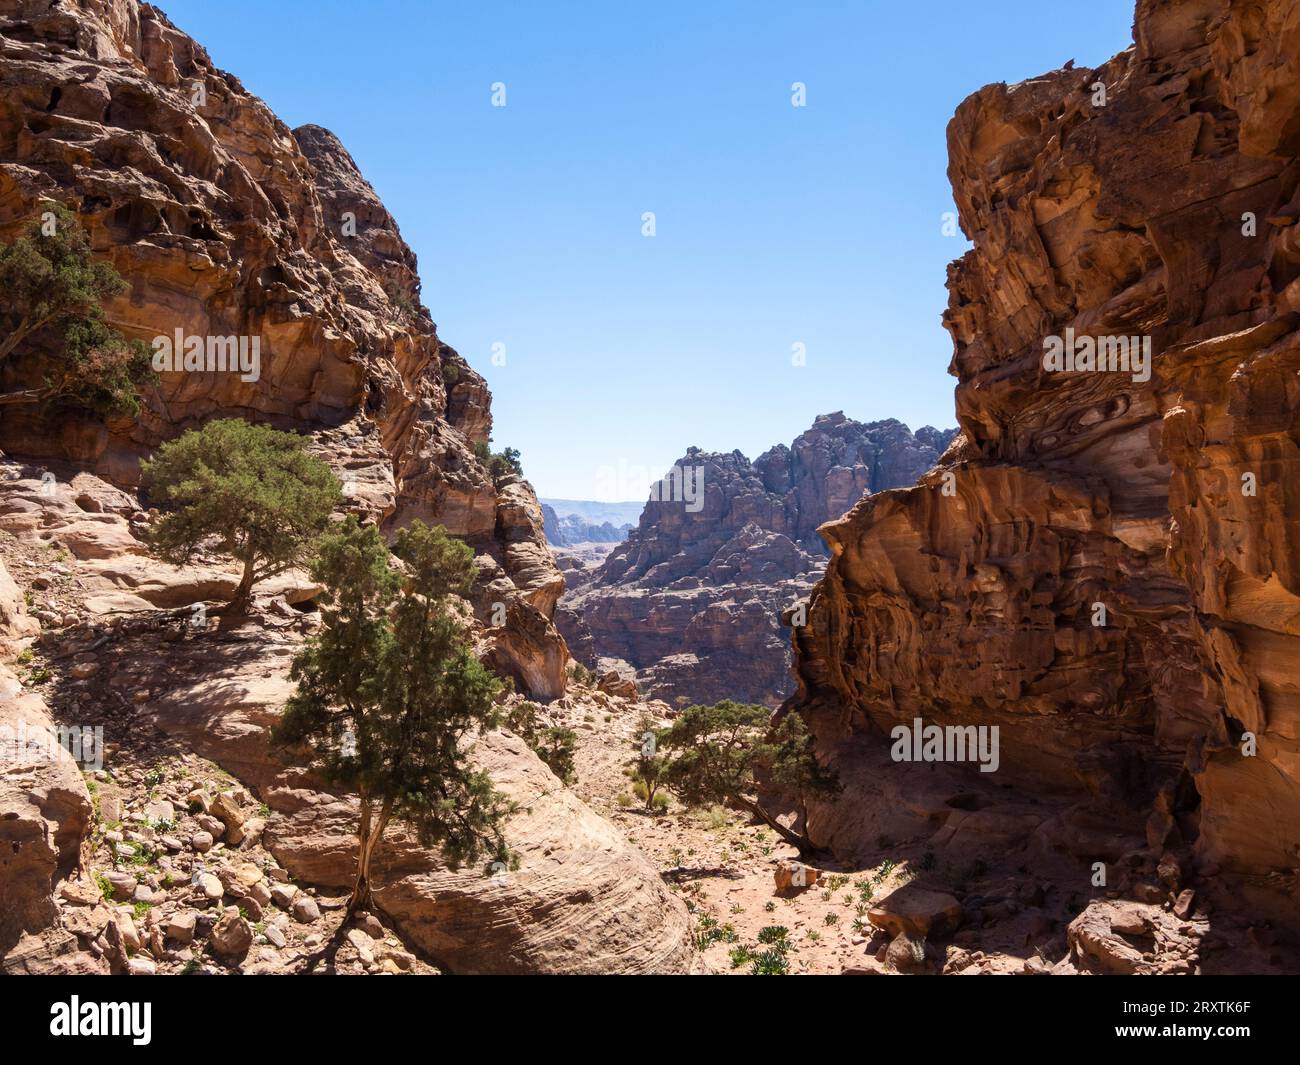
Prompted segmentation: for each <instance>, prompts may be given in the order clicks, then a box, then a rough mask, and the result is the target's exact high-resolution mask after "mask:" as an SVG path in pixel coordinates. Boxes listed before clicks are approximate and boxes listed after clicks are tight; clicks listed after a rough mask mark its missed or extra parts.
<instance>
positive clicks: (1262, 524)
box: [792, 0, 1300, 971]
mask: <svg viewBox="0 0 1300 1065" xmlns="http://www.w3.org/2000/svg"><path fill="white" fill-rule="evenodd" d="M1297 33H1300V29H1298V28H1297V23H1296V19H1295V9H1294V6H1293V5H1291V4H1289V3H1285V2H1259V0H1242V2H1236V0H1233V2H1227V0H1204V2H1198V3H1193V4H1169V3H1163V2H1156V0H1141V2H1140V3H1139V4H1138V7H1137V15H1136V20H1135V42H1136V43H1135V46H1134V47H1133V48H1131V49H1129V50H1128V51H1126V52H1124V53H1122V54H1120V55H1118V56H1116V57H1115V58H1114V59H1112V60H1111V61H1110V62H1108V63H1106V64H1105V65H1103V66H1102V67H1100V68H1098V69H1096V70H1086V69H1077V68H1073V67H1067V68H1066V69H1062V70H1057V71H1053V72H1051V73H1049V74H1046V75H1043V76H1042V77H1040V78H1036V79H1033V80H1031V81H1027V82H1024V83H1022V84H1019V85H1012V86H1008V85H991V86H988V87H986V88H984V89H982V90H980V91H979V92H977V93H975V94H974V95H973V96H971V97H970V98H969V99H967V100H966V101H965V102H964V103H963V104H962V105H961V106H960V107H959V108H958V110H957V114H956V117H955V118H954V119H953V121H952V122H951V124H950V125H949V129H948V145H949V152H950V158H951V163H950V167H949V175H950V178H951V180H952V185H953V190H954V195H955V199H956V203H957V205H958V208H959V211H960V218H961V224H962V227H963V229H964V231H965V233H966V234H967V236H968V237H969V238H970V240H971V241H972V242H973V243H974V247H973V249H972V250H971V251H969V252H967V253H966V254H965V255H964V256H963V257H962V258H961V259H959V260H958V261H957V262H956V263H955V264H953V266H952V267H951V269H950V272H949V292H950V300H949V309H948V312H947V315H946V319H945V320H946V324H947V326H948V328H949V330H950V332H951V334H952V336H953V341H954V347H955V351H954V356H953V360H952V365H951V372H952V373H953V374H954V375H955V376H956V377H957V379H958V386H957V391H956V397H957V415H958V420H959V422H960V426H961V430H962V434H961V437H960V438H959V442H958V444H956V445H954V447H953V449H951V450H950V451H949V453H948V455H947V456H946V459H945V461H944V463H942V464H941V466H940V467H939V468H938V469H936V470H934V471H932V472H930V473H928V474H927V475H926V476H925V477H923V478H922V481H921V484H920V485H918V486H917V487H914V488H908V489H900V490H896V491H889V492H883V493H880V494H876V495H871V496H868V497H866V498H864V499H863V500H862V501H861V502H860V503H858V504H857V506H855V507H854V508H853V510H852V511H850V512H849V513H848V514H847V515H845V516H844V517H843V518H841V519H839V520H836V521H833V522H830V523H829V524H828V525H826V526H824V527H823V529H822V532H823V535H824V536H825V537H826V538H827V540H828V541H829V543H830V544H831V547H832V552H833V557H832V560H831V562H830V564H829V566H828V568H827V571H826V575H825V577H824V578H823V580H822V581H821V582H820V583H819V584H818V586H817V589H816V591H815V592H814V594H813V597H812V603H811V610H810V614H809V618H808V624H807V625H806V626H804V627H803V628H802V629H798V630H796V632H795V634H794V649H795V668H796V670H797V674H798V679H799V692H798V695H797V697H796V698H795V700H794V701H793V704H792V705H793V706H794V707H795V708H797V709H798V710H799V711H800V712H802V713H803V714H804V715H805V716H806V717H807V718H808V719H809V720H810V721H811V722H812V724H813V727H814V728H815V730H816V732H817V734H818V736H819V738H820V740H821V742H822V744H823V747H824V749H825V750H826V751H827V752H828V753H831V754H833V755H835V756H836V757H837V758H839V760H840V762H841V764H842V765H844V766H845V767H846V768H848V769H849V770H850V772H849V773H848V774H847V775H848V776H849V777H850V778H852V777H853V774H852V772H851V763H852V761H853V759H855V758H857V757H859V753H857V752H860V750H861V747H862V744H864V743H865V744H867V745H868V746H880V747H887V746H888V744H889V740H887V739H886V738H885V736H884V735H882V734H887V733H888V732H889V730H891V729H892V728H894V727H895V726H897V725H899V724H911V723H912V722H913V721H914V720H915V719H917V718H921V719H923V720H924V721H925V722H927V723H935V724H941V725H963V726H965V725H973V726H984V727H987V728H992V727H995V726H996V727H997V728H998V729H999V730H1000V747H1001V764H1000V767H999V769H998V772H997V773H996V774H995V775H996V776H997V777H998V778H999V781H1000V782H1002V783H1004V784H1008V785H1012V786H1014V787H1015V788H1016V789H1018V790H1017V791H1015V792H1013V794H1017V795H1019V796H1020V797H1021V798H1022V799H1024V800H1026V801H1029V802H1033V803H1054V804H1059V808H1060V810H1061V811H1062V812H1061V813H1060V814H1059V816H1058V817H1057V818H1056V821H1055V824H1056V829H1057V831H1055V832H1054V834H1053V836H1052V838H1053V841H1054V844H1055V845H1056V846H1057V847H1058V848H1059V849H1062V850H1063V851H1065V852H1068V854H1069V855H1070V857H1071V860H1074V861H1076V862H1078V863H1081V864H1080V867H1081V868H1087V867H1088V866H1090V865H1091V863H1093V862H1101V863H1105V864H1110V865H1111V867H1112V873H1113V872H1114V869H1113V864H1114V863H1116V862H1121V863H1123V862H1126V861H1130V860H1131V861H1133V862H1144V863H1146V864H1147V865H1148V866H1154V865H1155V864H1156V863H1157V862H1158V863H1159V866H1160V869H1161V870H1163V871H1164V872H1165V873H1166V874H1168V875H1167V876H1166V878H1165V880H1166V887H1167V888H1169V889H1171V890H1176V889H1177V887H1178V884H1179V881H1180V879H1191V878H1194V877H1196V876H1197V875H1198V874H1199V876H1200V877H1201V878H1202V879H1203V880H1204V881H1205V882H1206V883H1207V884H1208V885H1210V886H1211V888H1216V887H1217V885H1220V884H1223V883H1226V880H1225V878H1224V877H1222V876H1218V875H1217V874H1220V873H1222V874H1228V873H1231V874H1234V875H1235V876H1236V877H1237V878H1238V879H1236V880H1235V881H1234V887H1233V888H1232V892H1233V893H1234V894H1233V895H1232V899H1233V900H1234V904H1236V905H1240V902H1241V899H1242V898H1243V897H1247V898H1251V899H1252V900H1256V901H1257V902H1258V904H1259V905H1260V906H1263V905H1265V903H1271V904H1278V903H1279V900H1280V910H1281V912H1282V913H1283V914H1286V915H1289V916H1290V917H1291V918H1294V917H1295V916H1296V914H1297V911H1298V910H1300V906H1298V905H1297V904H1298V903H1300V895H1297V894H1295V892H1296V884H1297V876H1298V875H1300V858H1298V857H1297V855H1298V854H1300V768H1298V767H1300V759H1298V757H1297V756H1298V754H1300V704H1297V700H1296V695H1295V693H1296V690H1297V688H1300V674H1297V671H1296V668H1295V667H1294V665H1293V664H1292V663H1294V662H1296V661H1298V660H1300V658H1298V657H1297V651H1300V643H1298V642H1297V641H1298V640H1300V627H1297V623H1296V618H1297V617H1300V611H1298V610H1297V608H1298V607H1300V577H1298V576H1297V574H1298V572H1300V571H1298V569H1297V561H1298V557H1300V556H1298V552H1300V528H1298V527H1297V505H1296V492H1297V485H1300V464H1298V461H1297V460H1298V459H1300V450H1298V449H1297V441H1298V440H1300V422H1298V421H1297V410H1298V409H1300V387H1297V380H1298V379H1297V370H1300V332H1298V331H1297V324H1298V323H1300V226H1297V224H1296V223H1297V221H1298V220H1300V195H1297V183H1298V181H1300V177H1298V173H1300V172H1298V171H1297V166H1296V158H1295V157H1296V154H1297V151H1300V71H1297V68H1296V58H1295V56H1296V50H1295V47H1294V46H1295V44H1296V43H1297ZM1102 86H1104V95H1103V94H1102V92H1101V87H1102ZM1071 329H1072V330H1073V331H1074V335H1075V336H1076V337H1085V336H1086V337H1091V338H1108V337H1133V338H1135V341H1136V342H1137V343H1139V344H1140V343H1141V341H1142V338H1150V342H1151V349H1152V352H1153V365H1151V366H1150V367H1149V369H1150V373H1149V375H1147V374H1146V373H1144V371H1143V368H1142V367H1141V366H1139V365H1136V364H1134V363H1132V362H1130V363H1129V365H1128V367H1127V368H1123V367H1121V369H1118V370H1111V369H1106V370H1096V369H1088V368H1087V365H1086V363H1084V364H1081V368H1080V366H1078V365H1077V366H1076V367H1075V368H1073V369H1072V368H1070V367H1069V366H1068V364H1067V365H1066V368H1063V369H1062V368H1059V365H1058V364H1057V363H1054V362H1052V361H1051V360H1050V356H1051V353H1052V350H1053V348H1052V345H1053V343H1054V341H1053V340H1052V338H1057V339H1058V341H1059V342H1062V343H1064V342H1065V341H1066V339H1067V338H1068V336H1069V334H1067V330H1071ZM1138 350H1139V351H1140V350H1141V349H1140V348H1138ZM1045 360H1046V361H1045ZM1108 365H1109V364H1108ZM902 768H903V767H900V766H898V765H897V764H895V765H894V766H893V769H892V770H888V769H887V770H885V772H886V773H889V772H900V771H901V769H902ZM970 768H971V772H972V774H973V775H974V777H978V776H979V774H978V773H975V771H974V767H970ZM869 802H870V801H869V800H868V799H867V798H866V793H865V792H864V791H862V790H856V791H855V790H854V789H850V792H848V793H846V795H845V796H844V797H843V798H842V799H841V800H840V801H839V802H838V803H836V804H833V805H831V806H824V807H821V808H818V809H817V810H815V811H814V812H813V814H812V816H811V818H810V829H811V831H812V834H813V836H814V837H815V838H818V839H821V840H830V839H833V840H835V842H836V845H837V846H838V847H839V848H840V849H841V850H843V851H846V852H847V851H852V850H853V849H855V848H861V847H864V846H867V841H866V836H867V835H868V833H869V832H870V831H871V830H872V828H873V827H874V823H875V821H876V820H877V819H876V818H875V817H874V815H873V816H863V815H861V814H859V813H855V812H854V810H855V806H859V807H861V806H865V805H869ZM968 809H969V808H968V807H967V808H965V809H963V808H962V807H961V804H959V803H957V802H956V801H954V802H953V803H952V805H951V807H950V808H949V809H948V810H947V811H942V810H941V811H939V816H938V817H937V819H936V820H934V821H933V822H932V823H931V825H930V829H929V831H932V832H933V831H934V830H935V829H936V828H937V829H938V830H939V833H940V834H942V833H943V832H944V825H945V824H947V823H949V822H952V823H955V822H956V821H957V820H960V819H962V818H969V817H970V814H969V812H968ZM1265 811H1267V812H1266V813H1265ZM1045 813H1046V810H1045V809H1044V808H1043V807H1041V806H1040V807H1039V815H1038V818H1037V819H1038V820H1039V822H1040V823H1042V822H1043V815H1044V814H1045ZM855 826H858V827H855ZM949 827H951V826H949ZM986 827H989V828H992V827H993V826H992V824H990V825H988V826H986ZM859 828H860V830H859ZM959 834H960V833H959ZM948 835H949V836H951V835H952V833H951V832H949V833H948ZM966 835H967V836H968V837H972V838H978V832H976V833H971V832H967V833H966ZM936 838H939V837H938V836H936ZM1003 838H1005V839H1006V840H1007V843H1006V845H1005V846H1006V849H1005V852H1004V853H1005V854H1006V855H1007V856H1008V860H1016V858H1015V856H1016V855H1017V854H1019V853H1020V848H1021V847H1022V846H1023V845H1024V844H1026V843H1027V842H1028V839H1029V835H1028V833H1027V832H1025V831H1023V830H1022V831H1020V832H1019V833H1017V832H1015V831H1012V832H1011V833H1010V835H1009V836H1008V835H1005V834H1004V837H1003ZM941 842H942V840H941ZM1111 883H1112V886H1114V884H1115V881H1114V880H1113V879H1112V881H1111ZM1225 890H1226V889H1225ZM1089 920H1091V919H1089ZM1103 924H1104V922H1102V923H1097V924H1096V928H1094V924H1093V923H1089V921H1084V922H1083V923H1081V924H1079V925H1078V926H1077V927H1075V926H1072V929H1071V941H1072V945H1073V947H1074V949H1075V950H1076V952H1078V953H1080V954H1082V955H1087V956H1091V957H1093V958H1094V960H1096V957H1097V956H1098V955H1099V953H1100V954H1102V955H1113V956H1115V957H1118V958H1119V959H1120V960H1119V961H1107V960H1106V958H1105V957H1103V958H1102V960H1101V964H1102V965H1103V966H1107V965H1109V966H1110V967H1111V968H1112V969H1114V968H1115V966H1119V967H1120V969H1121V970H1122V971H1133V970H1134V969H1135V968H1137V962H1136V961H1134V960H1133V958H1132V957H1131V952H1130V954H1125V953H1124V952H1123V951H1118V950H1116V951H1112V950H1111V949H1110V947H1108V946H1106V942H1107V940H1106V937H1107V936H1108V935H1109V932H1108V931H1107V930H1106V928H1105V927H1103ZM1108 927H1114V924H1113V922H1112V923H1111V925H1110V926H1108ZM1144 934H1156V935H1159V932H1158V930H1157V931H1156V932H1155V933H1151V929H1150V928H1148V929H1147V933H1144ZM1099 944H1100V945H1099ZM1111 945H1112V946H1113V945H1114V944H1113V942H1112V943H1111ZM1138 953H1139V954H1140V950H1139V952H1138Z"/></svg>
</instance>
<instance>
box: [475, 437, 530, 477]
mask: <svg viewBox="0 0 1300 1065" xmlns="http://www.w3.org/2000/svg"><path fill="white" fill-rule="evenodd" d="M474 457H475V458H476V459H478V460H479V462H481V463H482V464H483V465H484V466H486V467H487V471H488V474H489V475H490V476H491V477H492V479H493V480H494V481H499V480H500V479H501V478H502V477H505V476H507V475H509V474H512V473H514V474H518V475H519V476H520V477H522V476H523V475H524V464H523V462H522V461H521V460H520V452H519V449H518V448H517V447H508V448H505V449H503V450H501V451H498V452H494V451H493V450H492V448H491V446H490V445H489V444H485V443H482V442H480V443H477V444H475V445H474Z"/></svg>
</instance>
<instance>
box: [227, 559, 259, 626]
mask: <svg viewBox="0 0 1300 1065" xmlns="http://www.w3.org/2000/svg"><path fill="white" fill-rule="evenodd" d="M252 598H253V558H252V556H251V555H250V556H249V557H248V558H246V559H245V560H244V574H243V576H242V577H240V578H239V587H237V588H236V589H235V598H233V599H232V600H231V601H230V609H231V611H232V612H233V613H235V614H246V613H248V604H249V601H250V600H251V599H252Z"/></svg>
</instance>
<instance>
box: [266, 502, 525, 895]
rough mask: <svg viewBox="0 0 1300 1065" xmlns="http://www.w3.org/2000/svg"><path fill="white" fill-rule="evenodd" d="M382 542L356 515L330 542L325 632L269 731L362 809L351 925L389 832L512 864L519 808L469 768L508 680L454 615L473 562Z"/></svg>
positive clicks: (443, 546)
mask: <svg viewBox="0 0 1300 1065" xmlns="http://www.w3.org/2000/svg"><path fill="white" fill-rule="evenodd" d="M393 553H394V554H395V555H396V556H397V557H398V558H399V559H400V560H401V561H402V562H403V563H404V565H403V567H402V568H401V571H400V572H399V570H398V569H396V568H394V566H393V564H392V563H391V561H390V558H389V553H388V550H387V548H386V547H385V545H384V541H383V538H382V537H381V536H380V534H379V533H378V531H377V530H375V529H374V528H373V527H370V528H362V527H361V526H359V525H358V524H357V522H356V519H355V518H352V517H349V518H348V519H347V520H346V522H345V523H344V524H343V525H342V527H341V528H340V530H339V531H338V532H336V533H333V534H331V535H328V536H326V537H325V538H324V539H323V540H322V541H321V547H320V554H319V557H318V559H317V561H316V563H315V565H314V567H313V573H314V575H315V577H316V579H317V580H318V581H320V583H321V584H322V585H323V586H324V588H325V591H324V593H323V595H322V597H321V602H322V608H321V614H322V624H321V629H320V632H319V633H318V634H317V635H316V636H315V637H314V638H313V639H312V640H311V641H310V642H309V643H308V644H307V646H306V647H305V648H304V649H303V651H302V652H301V653H300V654H299V655H298V657H297V658H296V659H295V660H294V663H293V667H292V671H291V674H290V676H291V678H292V679H293V680H295V681H296V682H297V685H298V686H297V690H296V691H295V693H294V695H293V696H292V697H291V698H290V700H289V702H288V704H287V705H286V707H285V711H284V714H283V716H282V717H281V719H280V721H279V723H278V725H277V726H276V728H275V730H274V732H273V741H274V742H275V743H276V745H277V746H280V747H282V748H286V747H296V748H298V749H304V748H305V750H306V752H307V755H308V758H309V760H310V761H311V763H312V764H313V765H314V766H316V767H317V768H318V769H319V770H320V771H321V772H322V773H323V775H324V776H325V777H326V778H327V779H329V780H331V781H332V782H334V783H337V784H341V785H343V786H346V787H349V788H352V789H354V790H355V791H356V792H357V796H358V798H359V800H360V813H359V816H358V821H357V873H356V881H355V884H354V887H353V891H352V897H351V899H350V901H349V903H348V909H349V913H351V912H353V911H355V910H356V909H358V908H361V907H365V906H366V905H368V903H369V901H370V894H371V884H372V863H373V860H374V855H375V851H376V849H377V848H378V846H379V844H380V843H381V842H382V840H383V837H384V831H385V829H386V828H387V827H388V825H389V824H390V823H391V822H392V821H394V820H399V821H402V822H404V823H406V824H408V825H410V826H411V827H412V828H413V829H414V830H415V833H416V835H417V837H418V838H419V840H420V842H421V843H422V844H424V845H426V846H432V847H437V848H438V849H439V850H440V851H441V853H442V855H443V857H444V858H445V859H446V860H447V862H448V863H449V864H450V865H451V866H452V867H453V868H458V867H459V866H460V865H461V864H463V863H466V862H471V861H474V860H476V859H477V858H478V857H480V856H482V855H486V856H488V857H490V858H492V859H493V860H496V861H502V862H507V863H508V862H510V861H511V858H510V854H509V851H508V849H507V847H506V843H505V838H504V836H503V835H502V826H503V824H504V822H505V819H506V817H508V816H509V814H510V812H511V810H512V806H511V804H510V803H509V802H508V801H507V800H506V799H505V798H504V797H503V796H502V795H501V794H499V793H498V792H497V791H496V790H495V789H494V788H493V786H492V781H491V779H490V778H489V777H488V775H487V774H486V773H483V772H481V771H477V770H474V769H473V768H471V766H470V764H469V762H468V760H467V757H466V755H465V752H464V744H463V741H464V740H465V738H466V737H467V735H468V734H469V733H471V732H472V731H473V730H475V729H482V728H490V727H493V726H495V725H496V723H497V719H498V711H497V706H496V703H495V701H494V700H495V697H496V695H497V693H498V691H499V690H500V682H499V681H498V680H497V679H496V678H495V677H494V676H493V675H492V674H491V673H490V672H488V670H487V669H486V668H485V667H484V666H483V665H482V663H480V662H479V661H478V659H477V658H475V657H474V655H473V653H472V651H471V648H470V645H469V642H468V640H467V638H466V635H465V631H464V629H463V627H462V624H461V622H460V620H459V619H458V617H457V616H456V614H455V611H454V609H453V602H454V597H455V596H463V595H465V594H467V593H468V592H469V589H470V586H471V583H472V581H473V575H474V566H473V552H472V551H471V550H470V549H469V548H468V547H467V546H465V545H464V544H462V543H460V542H459V541H457V540H454V539H453V538H451V537H450V536H448V535H447V533H446V531H445V530H444V529H443V528H442V527H441V526H439V527H436V528H432V529H430V528H428V527H426V526H425V525H423V524H422V523H420V522H415V523H414V524H412V525H411V527H410V528H408V529H405V530H403V531H402V532H401V533H400V534H399V535H398V537H397V541H396V543H395V545H394V550H393Z"/></svg>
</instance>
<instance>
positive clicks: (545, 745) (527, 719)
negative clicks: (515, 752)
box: [505, 702, 578, 784]
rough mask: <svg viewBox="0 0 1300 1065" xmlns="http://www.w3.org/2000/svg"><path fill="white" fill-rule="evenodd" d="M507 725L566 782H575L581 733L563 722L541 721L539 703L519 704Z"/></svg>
mask: <svg viewBox="0 0 1300 1065" xmlns="http://www.w3.org/2000/svg"><path fill="white" fill-rule="evenodd" d="M505 725H506V728H508V729H509V730H510V731H511V732H513V733H514V734H515V735H516V736H518V737H519V738H520V739H522V740H523V741H524V742H525V743H526V744H528V746H529V748H530V749H531V750H532V752H533V753H534V754H535V755H537V757H538V758H540V759H541V760H542V761H543V762H545V763H546V765H547V767H548V768H549V769H550V770H551V772H552V773H554V774H555V775H556V776H557V777H559V778H560V779H561V780H562V781H564V783H566V784H572V783H573V780H574V775H575V773H576V769H575V766H574V764H573V758H574V752H575V750H576V748H577V745H578V734H577V733H576V732H574V731H573V729H571V728H564V727H563V726H560V725H546V726H543V725H541V724H539V723H538V720H537V705H536V704H535V703H530V702H522V703H516V704H515V705H514V707H512V708H511V710H510V712H509V713H508V714H507V715H506V720H505Z"/></svg>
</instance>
